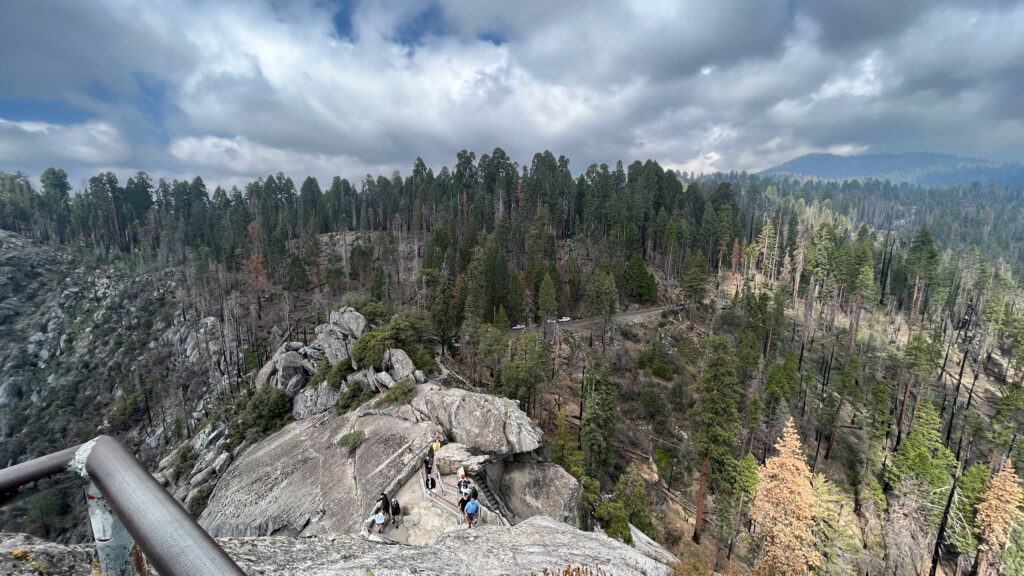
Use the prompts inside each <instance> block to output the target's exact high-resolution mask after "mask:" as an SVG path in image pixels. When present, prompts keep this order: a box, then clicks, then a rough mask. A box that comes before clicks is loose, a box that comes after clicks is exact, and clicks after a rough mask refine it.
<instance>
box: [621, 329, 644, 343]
mask: <svg viewBox="0 0 1024 576" xmlns="http://www.w3.org/2000/svg"><path fill="white" fill-rule="evenodd" d="M619 334H622V337H623V338H625V339H626V340H629V341H630V342H633V343H634V344H635V343H638V342H640V334H638V333H637V331H636V330H633V327H632V326H623V327H622V328H619Z"/></svg>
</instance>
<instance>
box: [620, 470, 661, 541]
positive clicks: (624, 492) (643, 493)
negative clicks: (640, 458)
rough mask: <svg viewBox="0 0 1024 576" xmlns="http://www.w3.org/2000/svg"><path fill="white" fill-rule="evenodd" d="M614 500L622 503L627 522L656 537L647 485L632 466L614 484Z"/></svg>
mask: <svg viewBox="0 0 1024 576" xmlns="http://www.w3.org/2000/svg"><path fill="white" fill-rule="evenodd" d="M615 499H616V500H618V501H619V502H622V506H623V508H625V510H626V515H627V516H628V517H629V522H630V524H632V525H633V526H636V527H637V528H639V529H640V531H641V532H643V533H644V534H647V535H648V536H650V537H651V538H655V537H657V535H658V532H657V530H656V529H655V528H654V521H653V520H652V519H651V503H650V501H649V500H648V499H647V483H646V481H645V480H644V477H643V476H641V475H640V473H639V472H638V471H637V469H636V467H635V466H634V465H632V464H630V465H629V468H627V469H626V473H625V474H622V475H621V476H619V481H618V482H617V483H616V484H615Z"/></svg>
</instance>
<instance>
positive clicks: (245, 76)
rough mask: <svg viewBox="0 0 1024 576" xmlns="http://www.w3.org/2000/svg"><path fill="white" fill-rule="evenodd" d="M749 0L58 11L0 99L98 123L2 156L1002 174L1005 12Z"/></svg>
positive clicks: (36, 161)
mask: <svg viewBox="0 0 1024 576" xmlns="http://www.w3.org/2000/svg"><path fill="white" fill-rule="evenodd" d="M39 1H40V2H41V3H45V2H46V0H39ZM981 1H982V0H979V2H981ZM755 4H756V5H755ZM755 4H751V3H750V2H747V1H745V0H723V1H722V2H718V3H715V4H712V5H708V4H704V3H698V2H696V1H686V2H681V3H677V2H670V3H664V2H659V3H654V2H640V1H627V2H613V1H610V0H609V1H605V2H596V3H590V2H580V1H578V0H569V1H566V2H556V3H552V2H550V1H547V0H545V1H540V0H521V1H519V2H515V3H497V4H494V3H480V2H473V1H469V0H441V1H440V2H439V3H438V4H437V6H439V7H440V8H439V10H440V16H439V17H440V18H441V19H442V20H443V24H444V26H445V27H447V28H448V29H452V30H454V31H455V33H454V34H450V35H433V34H432V33H427V34H425V35H423V36H422V37H421V38H419V40H418V41H417V42H415V43H414V45H402V44H399V43H397V42H396V40H395V38H396V29H397V27H398V26H401V25H404V24H405V23H407V21H408V20H409V19H410V18H412V17H414V16H416V15H417V14H419V13H420V12H422V11H423V9H424V8H425V6H426V5H424V4H422V3H417V2H414V1H412V0H403V2H401V3H400V4H399V5H396V4H389V5H388V6H387V7H386V8H385V7H382V6H380V5H378V4H376V3H370V2H361V3H358V4H357V5H356V12H355V13H354V15H353V22H352V24H353V30H354V33H353V38H354V40H353V41H351V42H350V41H348V39H340V38H338V37H337V34H336V33H335V31H334V28H333V25H332V22H331V18H332V13H331V12H330V11H329V5H328V4H327V3H323V2H320V1H319V0H303V1H299V2H290V3H267V2H256V1H252V2H250V1H243V0H233V1H228V2H218V3H207V2H198V1H195V0H167V1H165V2H161V3H155V4H153V3H149V4H145V5H142V4H137V3H133V2H128V1H122V0H107V1H106V2H96V3H72V4H63V3H59V4H56V5H54V6H53V9H55V10H56V9H59V10H60V11H61V14H63V15H64V16H65V17H66V18H65V20H67V21H74V22H81V23H82V24H81V26H78V27H74V26H71V27H68V26H64V25H63V24H61V26H63V27H61V28H60V29H59V30H58V32H59V33H60V34H62V35H67V36H68V37H69V38H71V41H69V42H68V43H66V44H54V43H51V44H46V45H45V46H43V47H41V48H40V49H39V50H34V51H25V49H23V48H19V46H26V45H29V44H28V43H26V42H25V41H18V39H17V38H15V37H13V36H8V37H0V65H3V66H11V67H13V68H12V69H13V70H15V72H16V74H20V75H21V76H23V77H24V78H27V79H28V80H26V81H21V80H19V82H18V84H17V85H16V86H15V85H14V84H12V83H11V82H10V81H9V80H8V81H7V84H5V83H4V82H5V81H4V80H2V79H0V94H4V93H5V92H12V93H13V92H15V91H16V94H17V95H18V97H21V98H31V97H37V98H38V97H44V96H45V97H48V98H49V97H55V96H53V95H54V94H58V95H60V96H58V97H59V98H61V99H62V100H63V101H67V102H74V103H76V105H81V107H84V108H86V109H88V110H91V111H93V112H94V113H95V116H96V118H95V119H93V120H89V121H87V122H83V123H78V124H67V125H58V124H56V123H42V124H38V125H36V124H37V123H36V124H34V123H29V122H6V123H0V158H3V159H4V160H5V161H7V162H9V163H17V164H21V163H24V164H28V165H27V166H25V168H26V169H30V170H31V169H35V168H36V167H37V166H39V165H44V166H45V165H49V164H59V163H60V162H61V161H68V162H73V163H78V165H79V169H80V170H83V171H86V170H94V169H95V167H97V166H111V165H116V166H132V165H135V166H137V168H135V169H146V170H148V171H150V172H151V173H159V172H160V171H164V172H166V173H169V174H186V173H200V174H202V175H203V176H204V178H206V179H207V180H219V181H231V182H235V181H238V180H239V179H244V178H255V177H256V176H259V175H265V174H268V173H271V172H276V171H278V170H281V171H286V172H288V173H290V174H292V175H293V176H294V177H296V178H301V177H302V176H304V175H305V174H306V173H311V174H315V175H317V176H319V177H321V178H323V177H328V176H331V175H333V174H340V175H342V176H345V177H348V178H350V179H352V178H359V177H361V176H362V175H363V174H365V173H366V172H367V171H369V172H374V173H385V174H386V173H389V172H390V171H391V170H392V169H394V168H398V169H401V170H403V171H407V170H408V169H409V167H410V166H411V164H412V161H413V159H414V158H415V157H416V156H422V157H423V158H424V159H425V160H426V161H427V162H428V164H430V165H433V166H434V167H435V168H439V166H440V165H441V164H444V163H448V164H450V163H451V162H452V161H453V159H454V155H455V153H456V152H457V151H458V150H460V149H462V148H467V149H470V150H474V151H476V152H478V153H485V152H490V150H491V149H492V148H494V147H496V146H500V147H502V148H504V149H505V150H506V151H507V152H508V153H509V155H510V156H511V157H512V158H513V159H514V160H517V161H520V162H529V160H530V157H531V156H532V154H533V153H534V152H538V151H542V150H545V149H550V150H552V151H553V152H555V153H556V154H565V155H566V156H568V157H569V158H570V159H571V160H572V167H573V169H574V170H575V171H581V170H583V169H584V168H585V167H586V165H587V164H589V163H590V162H608V163H612V162H614V161H615V160H617V159H622V160H624V161H627V162H628V161H630V160H633V159H635V158H640V159H646V158H648V157H650V158H653V159H656V160H658V161H659V162H661V163H662V164H664V165H666V166H671V167H680V168H682V169H687V170H697V171H709V170H713V169H723V170H729V169H751V170H753V169H760V168H764V167H767V166H770V165H772V164H774V163H777V162H781V161H785V160H788V159H790V158H792V157H793V156H795V155H798V154H802V153H805V152H813V151H862V150H867V149H871V150H872V151H900V150H904V151H905V150H916V149H924V148H929V149H936V150H941V151H954V152H961V153H967V154H973V155H986V154H991V155H995V156H997V157H999V156H1001V157H1014V156H1016V157H1017V158H1018V159H1019V157H1020V155H1021V149H1022V147H1024V135H1022V134H1021V131H1020V130H1015V127H1019V126H1020V124H1021V123H1022V120H1024V104H1022V103H1021V100H1022V99H1020V98H1019V87H1020V83H1019V78H1020V77H1022V75H1024V65H1022V64H1021V62H1024V36H1022V35H1020V34H1015V33H1014V31H1015V30H1018V29H1020V28H1021V27H1024V5H1022V4H1020V3H1018V4H1017V5H1009V6H1006V5H998V6H989V5H988V4H978V3H971V4H963V5H959V6H953V7H946V6H942V5H938V4H936V3H932V2H917V3H913V5H911V6H909V7H903V8H900V9H899V10H897V11H896V12H895V13H894V17H895V22H896V23H897V24H893V26H889V27H881V28H880V27H879V22H882V21H884V18H881V16H884V14H885V10H887V9H888V8H886V5H887V3H884V2H881V1H877V2H876V1H874V0H872V1H870V2H868V4H869V6H865V9H864V10H863V11H855V12H851V11H850V10H849V9H848V8H847V7H844V6H842V5H840V4H841V3H835V2H823V3H822V4H820V5H815V6H814V7H813V8H812V7H810V6H805V5H803V3H796V4H792V5H791V3H789V2H786V1H785V0H770V1H767V2H759V3H755ZM14 14H15V17H16V18H17V19H18V20H19V24H21V26H17V27H15V28H16V29H17V30H19V31H24V33H25V34H26V35H28V36H34V37H38V36H39V35H40V34H41V30H44V29H49V28H46V27H47V26H48V25H49V23H50V21H49V20H48V19H47V18H46V11H45V10H35V9H34V8H31V7H29V4H28V3H26V4H24V5H19V7H18V9H17V10H16V11H14ZM435 16H437V14H435ZM63 21H64V20H62V22H63ZM844 21H845V22H847V23H848V26H847V28H846V29H844V30H839V28H837V26H839V25H840V24H842V23H843V22H844ZM83 28H84V29H83ZM487 33H490V34H493V33H498V34H500V35H501V36H502V37H503V39H504V40H505V42H504V43H502V44H501V45H500V46H496V45H494V44H493V43H491V42H490V41H485V40H481V39H480V38H479V36H480V35H481V34H487ZM22 40H24V39H22ZM19 50H20V51H19ZM33 58H34V59H35V60H32V59H33ZM30 60H32V61H31V65H29V64H27V63H26V62H29V61H30ZM43 71H49V72H48V73H46V74H43ZM33 74H35V75H36V76H37V77H38V79H37V80H36V81H35V82H33V81H32V75H33ZM140 74H143V75H146V77H147V78H153V79H155V80H156V81H157V83H158V84H160V85H161V86H162V87H163V92H162V94H161V95H160V96H159V102H158V104H159V105H160V106H161V107H162V114H161V115H158V116H155V117H153V116H152V115H151V116H146V114H147V113H145V112H143V111H141V110H136V109H134V106H135V103H136V99H137V98H139V97H140V93H141V89H140V88H139V86H138V85H137V84H138V76H139V75H140ZM1015 79H1016V80H1015ZM96 85H99V86H102V87H104V88H105V89H107V90H110V91H111V92H112V95H105V94H103V91H102V90H100V91H99V92H100V93H99V95H97V93H96V92H97V91H96V90H95V88H96ZM37 86H38V90H39V92H38V93H36V94H34V95H33V93H32V92H31V91H32V90H33V89H34V87H37ZM129 108H130V109H129ZM3 116H4V114H3V109H2V108H0V117H3ZM986 117H987V119H986ZM140 118H141V119H142V120H145V121H140ZM147 122H148V124H147ZM956 147H959V148H956ZM18 167H20V166H9V168H18Z"/></svg>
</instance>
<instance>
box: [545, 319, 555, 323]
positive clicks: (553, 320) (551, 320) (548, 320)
mask: <svg viewBox="0 0 1024 576" xmlns="http://www.w3.org/2000/svg"><path fill="white" fill-rule="evenodd" d="M546 322H547V323H548V324H554V323H555V319H554V318H548V319H547V320H546Z"/></svg>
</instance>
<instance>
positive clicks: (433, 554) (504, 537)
mask: <svg viewBox="0 0 1024 576" xmlns="http://www.w3.org/2000/svg"><path fill="white" fill-rule="evenodd" d="M218 544H220V545H221V546H222V547H223V548H224V549H225V550H226V551H227V553H228V555H229V556H230V557H231V558H232V559H233V560H234V561H235V562H236V563H237V564H238V565H239V567H240V568H242V570H243V571H245V573H246V574H248V575H249V576H271V575H273V576H282V575H293V574H294V575H298V574H301V575H302V576H336V575H339V574H344V575H353V576H364V575H366V574H373V575H374V576H399V575H401V576H404V575H407V574H424V575H434V576H439V575H446V576H448V575H450V576H504V575H508V574H516V575H519V574H523V575H526V574H533V573H537V574H540V573H542V572H543V571H544V570H545V569H547V570H548V571H550V572H554V571H556V570H557V571H561V569H563V568H565V567H567V566H573V567H578V566H587V567H592V568H593V567H601V568H602V569H603V570H604V571H605V572H606V573H607V574H614V575H615V576H642V575H646V576H667V575H668V574H669V568H668V566H666V565H665V564H664V563H662V562H659V561H657V560H653V559H651V558H649V557H647V556H644V555H643V554H641V553H640V552H638V551H637V550H635V549H633V548H631V547H629V546H627V545H625V544H623V543H621V542H619V541H617V540H612V539H611V538H608V537H607V536H604V535H603V534H598V533H595V532H581V531H579V530H576V529H574V528H568V527H566V525H565V524H562V523H561V522H558V521H556V520H553V519H551V518H547V517H544V516H536V517H534V518H530V519H529V520H527V521H525V522H523V523H521V524H519V525H517V526H513V527H497V526H481V527H478V528H475V529H473V530H469V529H461V530H457V531H454V532H448V533H446V534H443V535H441V536H440V538H438V540H437V541H436V542H434V543H433V544H429V545H426V546H387V545H383V544H378V543H375V542H369V541H367V540H364V539H362V538H360V537H358V536H354V535H322V536H316V537H311V538H303V539H301V540H298V539H293V538H222V539H219V540H218ZM13 550H20V551H22V554H21V556H20V557H19V558H15V557H14V556H13V555H12V554H11V551H13ZM94 550H95V549H94V548H93V547H92V546H90V545H75V546H64V545H60V544H52V543H47V542H42V541H39V540H38V539H34V538H31V537H28V536H25V535H22V534H0V552H2V554H0V573H3V574H11V575H12V576H29V575H33V576H34V575H36V574H39V573H40V572H39V571H38V570H35V569H33V568H32V567H31V563H30V562H25V561H24V560H23V558H24V557H25V556H26V555H28V554H31V555H32V558H33V560H36V559H39V560H40V564H41V565H42V567H44V568H46V569H47V570H48V572H47V573H50V574H66V575H69V576H87V575H89V574H92V571H93V567H92V564H91V562H92V559H93V558H94V557H95V556H94V554H95V552H94Z"/></svg>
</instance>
